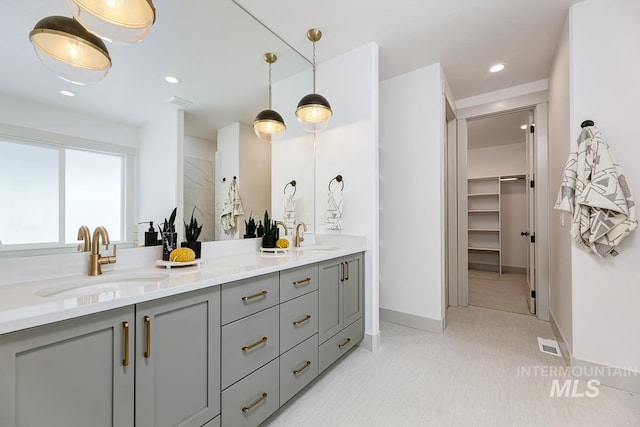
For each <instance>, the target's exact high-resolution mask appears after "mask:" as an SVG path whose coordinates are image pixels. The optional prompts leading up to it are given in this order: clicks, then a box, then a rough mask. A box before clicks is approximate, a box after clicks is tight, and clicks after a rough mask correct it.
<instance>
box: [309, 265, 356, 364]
mask: <svg viewBox="0 0 640 427" xmlns="http://www.w3.org/2000/svg"><path fill="white" fill-rule="evenodd" d="M319 267H320V269H319V276H318V277H319V279H318V282H319V283H318V297H319V312H318V327H319V331H318V336H319V344H320V348H319V362H318V363H319V370H320V372H322V371H323V370H324V369H326V368H327V367H328V366H329V365H331V364H332V363H333V362H335V361H336V360H337V359H338V358H339V357H340V356H342V355H343V354H345V353H346V352H347V350H348V349H350V348H351V347H353V346H354V345H355V344H357V343H358V342H360V341H361V340H362V336H363V326H364V325H363V314H364V308H363V307H364V274H363V271H364V270H363V268H364V258H363V256H362V254H361V253H359V254H354V255H350V256H346V257H343V258H337V259H333V260H329V261H325V262H321V263H320V266H319Z"/></svg>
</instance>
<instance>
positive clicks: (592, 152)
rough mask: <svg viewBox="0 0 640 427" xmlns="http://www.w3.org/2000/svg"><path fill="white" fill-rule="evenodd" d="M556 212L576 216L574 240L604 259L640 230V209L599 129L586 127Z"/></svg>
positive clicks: (569, 162)
mask: <svg viewBox="0 0 640 427" xmlns="http://www.w3.org/2000/svg"><path fill="white" fill-rule="evenodd" d="M555 209H559V210H563V211H567V212H570V213H572V214H573V220H572V222H571V236H572V237H573V238H574V239H575V240H576V242H578V245H579V246H581V247H583V248H584V249H585V250H587V251H592V252H594V253H595V254H597V255H598V256H600V257H602V258H604V257H606V256H607V255H613V256H615V255H617V254H618V252H617V251H616V250H615V249H614V248H615V247H616V246H617V245H619V244H620V242H621V241H622V240H623V239H624V238H625V237H626V236H627V235H629V233H631V232H632V231H633V230H635V229H636V228H637V226H638V221H637V220H636V209H635V203H634V201H633V196H632V195H631V190H630V189H629V186H628V184H627V180H626V179H625V176H624V174H623V173H622V170H621V169H620V165H619V164H618V163H617V162H616V161H615V159H614V157H613V154H612V153H611V150H610V148H609V145H608V144H607V143H606V142H605V140H604V139H603V137H602V134H601V132H600V130H599V129H598V128H596V127H595V126H586V127H584V128H583V129H582V133H581V134H580V137H579V138H578V146H577V147H572V149H571V153H570V154H569V159H568V160H567V163H566V165H565V170H564V176H563V178H562V184H561V186H560V191H559V193H558V199H557V201H556V205H555Z"/></svg>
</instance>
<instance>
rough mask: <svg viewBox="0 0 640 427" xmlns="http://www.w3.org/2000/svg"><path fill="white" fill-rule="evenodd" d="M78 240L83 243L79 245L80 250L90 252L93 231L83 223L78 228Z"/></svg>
mask: <svg viewBox="0 0 640 427" xmlns="http://www.w3.org/2000/svg"><path fill="white" fill-rule="evenodd" d="M78 240H82V243H81V244H79V245H78V251H79V252H89V251H90V250H91V231H89V227H87V226H86V225H81V226H80V228H79V229H78Z"/></svg>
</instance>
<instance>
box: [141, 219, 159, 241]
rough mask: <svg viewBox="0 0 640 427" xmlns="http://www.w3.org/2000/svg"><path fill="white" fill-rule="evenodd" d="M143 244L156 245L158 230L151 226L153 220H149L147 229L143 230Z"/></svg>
mask: <svg viewBox="0 0 640 427" xmlns="http://www.w3.org/2000/svg"><path fill="white" fill-rule="evenodd" d="M144 245H145V246H157V245H158V232H157V231H156V230H155V228H153V221H149V231H145V232H144Z"/></svg>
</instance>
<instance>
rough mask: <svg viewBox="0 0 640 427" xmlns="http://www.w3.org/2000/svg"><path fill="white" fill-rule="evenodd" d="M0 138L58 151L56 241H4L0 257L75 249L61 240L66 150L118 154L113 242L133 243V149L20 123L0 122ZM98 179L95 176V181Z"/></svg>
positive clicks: (134, 157) (0, 249)
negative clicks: (117, 201) (116, 218)
mask: <svg viewBox="0 0 640 427" xmlns="http://www.w3.org/2000/svg"><path fill="white" fill-rule="evenodd" d="M0 139H2V140H3V141H6V142H9V143H17V144H23V145H31V146H36V147H38V146H40V147H42V146H47V147H50V148H53V149H56V150H58V151H59V152H60V153H61V154H60V156H59V170H58V183H59V188H58V212H59V217H58V241H57V242H50V243H46V242H43V243H24V244H5V245H0V257H5V256H23V255H24V256H27V255H45V254H55V253H67V252H76V251H77V247H78V244H77V243H69V244H67V243H64V241H65V215H66V212H65V209H66V206H65V191H66V182H65V179H66V178H65V171H66V164H65V161H66V156H65V154H64V152H65V150H66V149H73V150H80V151H87V152H93V153H100V154H106V155H117V156H122V160H123V167H122V181H121V182H122V188H121V203H122V207H123V209H122V211H121V212H120V221H121V230H120V235H121V236H122V240H118V241H113V243H117V244H118V245H119V246H120V247H123V246H124V247H129V246H131V245H132V244H133V242H134V238H135V230H134V228H135V227H134V226H133V224H134V221H133V218H134V215H135V209H136V207H135V204H134V200H135V187H134V182H135V165H136V161H137V159H136V157H137V149H136V148H134V147H130V146H126V145H118V144H112V143H108V142H103V141H98V140H92V139H86V138H80V137H75V136H70V135H63V134H58V133H54V132H48V131H43V130H39V129H31V128H23V127H20V126H14V125H7V124H3V123H0ZM96 182H99V179H97V180H96Z"/></svg>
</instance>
